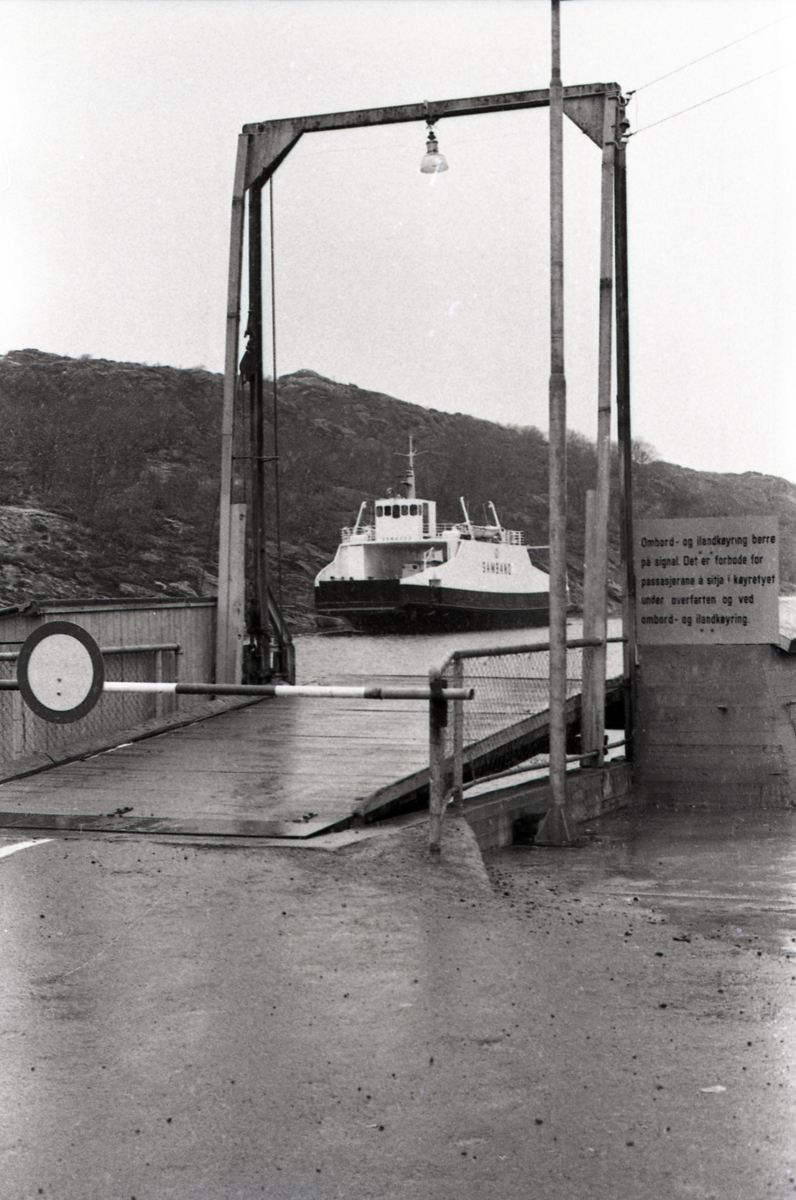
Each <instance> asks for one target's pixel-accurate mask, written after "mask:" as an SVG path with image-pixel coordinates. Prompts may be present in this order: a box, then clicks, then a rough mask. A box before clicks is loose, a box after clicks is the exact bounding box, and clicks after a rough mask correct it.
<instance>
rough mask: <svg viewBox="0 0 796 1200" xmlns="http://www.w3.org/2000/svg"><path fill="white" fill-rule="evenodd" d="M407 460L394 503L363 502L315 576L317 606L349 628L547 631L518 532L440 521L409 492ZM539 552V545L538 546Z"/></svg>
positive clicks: (536, 579) (431, 504)
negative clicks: (540, 628)
mask: <svg viewBox="0 0 796 1200" xmlns="http://www.w3.org/2000/svg"><path fill="white" fill-rule="evenodd" d="M413 460H414V454H413V451H412V449H411V445H410V453H409V469H408V470H407V473H406V475H405V477H404V479H403V481H402V489H401V490H402V492H403V495H400V496H386V497H385V498H384V499H381V500H376V501H375V502H374V503H373V505H372V510H371V513H368V509H369V505H368V502H367V501H364V502H363V503H362V505H361V507H360V510H359V515H358V516H357V519H356V522H355V524H354V525H353V526H351V527H350V528H346V529H343V531H342V536H341V540H340V545H339V547H338V550H337V553H336V555H335V557H334V560H333V561H332V562H331V563H329V565H328V566H326V567H324V568H323V570H322V571H320V572H319V573H318V575H317V576H316V579H315V608H316V612H317V613H318V614H319V615H322V616H325V617H342V618H345V619H346V620H347V621H348V622H350V623H351V625H353V627H354V628H355V629H359V630H362V631H367V632H381V633H400V632H430V631H435V632H436V631H447V630H463V629H500V628H504V629H505V628H522V627H525V626H531V625H547V624H549V613H550V604H549V594H550V580H549V576H548V574H547V572H546V571H543V570H542V569H541V568H539V567H536V566H534V565H533V563H532V562H531V558H530V553H529V548H528V547H527V546H526V545H525V544H524V538H523V534H522V533H521V532H520V531H519V530H515V529H504V528H503V526H502V525H501V523H500V520H499V518H498V515H497V512H496V511H495V506H494V505H493V504H492V503H491V502H490V504H489V506H488V507H489V511H490V515H491V518H492V521H493V522H494V523H493V524H488V525H476V524H474V523H473V522H472V521H471V520H470V517H469V515H468V512H467V508H466V506H465V503H464V500H462V501H461V504H462V512H463V517H464V519H463V521H462V522H461V523H459V524H453V525H449V524H439V523H438V522H437V506H436V503H435V501H433V500H423V499H419V498H418V497H417V496H416V494H415V477H414V461H413ZM538 548H539V549H541V547H538Z"/></svg>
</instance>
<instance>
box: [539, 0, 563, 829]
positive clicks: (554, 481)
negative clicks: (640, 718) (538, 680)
mask: <svg viewBox="0 0 796 1200" xmlns="http://www.w3.org/2000/svg"><path fill="white" fill-rule="evenodd" d="M551 8H552V39H551V41H552V72H551V78H550V388H549V407H550V433H549V438H550V443H549V475H550V480H549V489H550V491H549V504H550V510H549V511H550V787H551V791H552V795H553V807H552V809H551V810H550V812H549V813H548V814H547V817H546V818H545V821H544V822H543V828H542V827H540V830H539V835H538V836H537V840H540V837H541V839H542V840H544V841H547V842H548V843H552V844H563V843H565V842H567V841H569V830H568V829H567V822H566V817H565V814H564V807H565V805H566V800H567V759H566V754H567V751H566V716H565V705H566V699H567V385H566V377H565V374H564V186H563V185H564V156H563V135H564V129H563V124H564V96H563V88H562V85H561V5H560V0H551Z"/></svg>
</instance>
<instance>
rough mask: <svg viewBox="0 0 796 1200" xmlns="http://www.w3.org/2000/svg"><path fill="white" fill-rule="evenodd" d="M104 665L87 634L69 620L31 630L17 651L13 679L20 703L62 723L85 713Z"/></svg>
mask: <svg viewBox="0 0 796 1200" xmlns="http://www.w3.org/2000/svg"><path fill="white" fill-rule="evenodd" d="M104 682H105V669H104V664H103V661H102V654H101V652H100V648H99V646H98V645H97V643H96V642H95V641H94V639H93V637H92V636H91V634H90V633H87V632H86V630H85V629H81V627H80V626H79V625H74V624H72V622H71V621H51V622H50V623H49V624H47V625H40V626H39V628H38V629H36V630H34V631H33V633H32V634H31V635H30V637H29V638H28V639H27V641H26V642H25V643H24V645H23V647H22V649H21V650H20V652H19V658H18V660H17V683H18V684H19V690H20V692H21V693H22V698H23V699H24V701H25V703H26V704H27V705H28V706H29V707H30V708H32V709H33V711H34V712H35V713H36V714H37V715H38V716H40V717H43V718H44V719H45V721H55V722H57V723H59V724H62V725H66V724H68V723H69V722H71V721H79V720H80V718H81V717H85V716H86V714H87V713H89V712H91V710H92V708H93V707H94V705H95V704H96V703H97V700H98V699H99V698H100V696H101V694H102V687H103V684H104Z"/></svg>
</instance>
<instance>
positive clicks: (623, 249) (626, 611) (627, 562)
mask: <svg viewBox="0 0 796 1200" xmlns="http://www.w3.org/2000/svg"><path fill="white" fill-rule="evenodd" d="M623 121H624V105H622V106H621V107H620V109H619V112H618V114H617V125H618V127H617V138H616V143H617V146H616V173H615V201H616V423H617V437H618V440H619V479H620V491H621V504H622V509H621V521H620V534H621V546H622V566H623V574H624V587H623V589H622V590H623V603H622V624H623V629H622V632H623V633H624V635H625V639H626V640H625V643H624V678H625V687H626V692H625V739H626V741H627V746H626V747H625V755H626V757H627V758H628V759H630V760H632V758H633V735H634V731H635V723H636V574H635V567H634V564H633V449H632V441H631V437H632V434H631V426H630V304H629V296H628V255H627V163H626V148H625V143H624V141H623V137H622V134H623V132H624V130H623V129H622V128H621V124H620V123H621V122H623Z"/></svg>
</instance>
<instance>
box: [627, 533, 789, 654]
mask: <svg viewBox="0 0 796 1200" xmlns="http://www.w3.org/2000/svg"><path fill="white" fill-rule="evenodd" d="M634 541H635V563H636V594H637V607H636V614H637V615H636V625H637V628H636V633H637V638H638V641H639V642H641V643H644V642H646V643H666V642H668V643H677V642H690V643H694V642H698V643H702V644H704V643H705V642H716V643H722V642H723V643H727V642H732V643H736V644H739V643H761V642H772V641H774V642H775V641H776V640H777V636H778V634H779V528H778V522H777V518H776V517H705V518H700V517H683V518H671V519H667V520H643V521H637V522H636V525H635V529H634Z"/></svg>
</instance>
